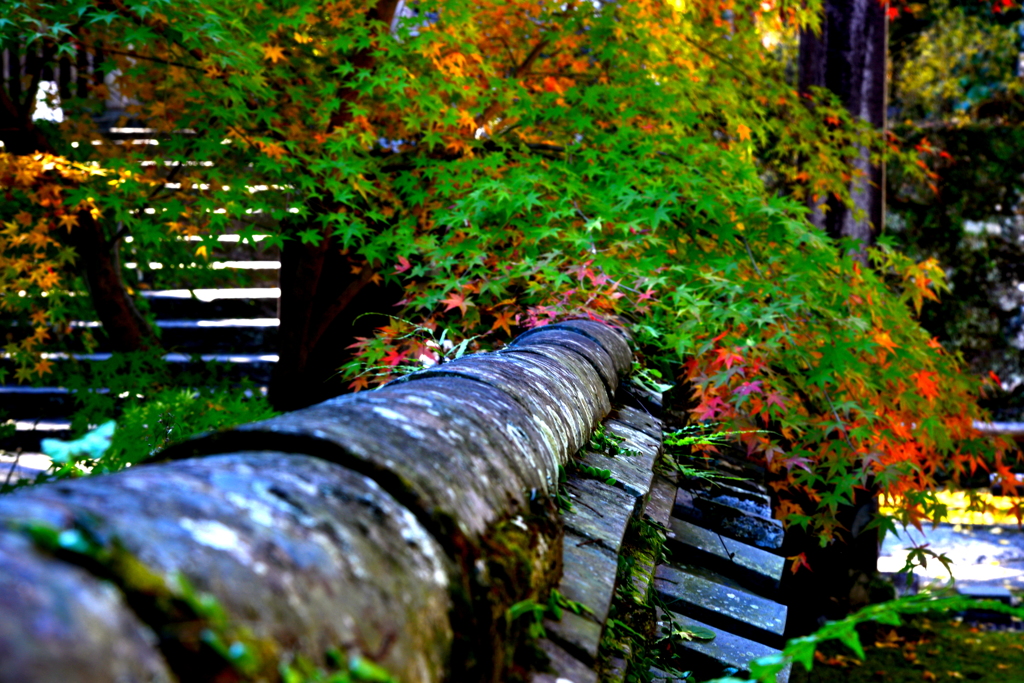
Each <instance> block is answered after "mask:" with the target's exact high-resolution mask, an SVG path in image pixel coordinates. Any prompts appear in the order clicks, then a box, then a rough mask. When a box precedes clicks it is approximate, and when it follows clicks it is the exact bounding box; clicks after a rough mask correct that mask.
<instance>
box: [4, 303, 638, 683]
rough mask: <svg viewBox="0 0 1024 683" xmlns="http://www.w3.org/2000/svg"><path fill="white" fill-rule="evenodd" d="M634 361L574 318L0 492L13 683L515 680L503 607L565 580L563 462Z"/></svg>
mask: <svg viewBox="0 0 1024 683" xmlns="http://www.w3.org/2000/svg"><path fill="white" fill-rule="evenodd" d="M631 365H632V355H631V352H630V349H629V346H628V343H627V338H626V336H625V334H624V333H623V332H622V331H621V330H619V329H617V328H615V327H613V326H611V325H607V324H604V323H600V322H595V321H590V320H570V321H565V322H562V323H559V324H556V325H550V326H547V327H544V328H540V329H536V330H533V331H531V332H528V333H526V334H524V335H522V336H521V337H519V338H518V339H517V340H516V341H515V342H514V343H513V344H512V345H510V346H509V347H508V348H507V349H505V350H503V351H500V352H497V353H486V354H474V355H470V356H466V357H464V358H461V359H459V360H457V361H454V362H451V363H445V364H443V365H440V366H436V367H434V368H431V369H429V370H425V371H421V372H419V373H415V374H413V375H410V376H408V377H406V378H404V379H403V380H401V381H398V382H394V383H392V384H390V385H388V386H387V387H384V388H382V389H380V390H377V391H373V392H365V393H360V394H354V395H347V396H342V397H339V398H336V399H332V400H330V401H327V402H325V403H321V404H318V405H315V406H312V407H310V408H307V409H304V410H300V411H297V412H293V413H288V414H285V415H282V416H280V417H277V418H274V419H272V420H268V421H266V422H261V423H256V424H250V425H245V426H243V427H241V428H239V429H236V430H233V431H230V432H223V433H217V434H210V435H207V436H205V437H201V438H199V439H196V440H193V441H189V442H187V443H184V444H181V445H179V446H177V447H175V448H172V449H170V450H169V451H166V452H165V453H162V454H160V456H159V457H158V458H157V460H156V461H155V462H152V463H149V464H146V465H144V466H139V467H135V468H132V469H130V470H126V471H124V472H121V473H118V474H116V475H108V476H102V477H94V478H86V479H80V480H75V481H66V482H60V483H54V484H46V485H41V486H38V487H34V488H30V489H24V490H21V491H18V492H16V493H14V494H11V495H9V496H4V497H3V498H0V529H2V531H0V614H2V615H3V617H2V618H0V662H2V663H3V666H0V683H6V682H7V681H11V682H15V681H17V682H18V683H22V682H24V681H40V682H49V681H55V682H56V681H59V683H77V682H79V681H81V682H86V681H88V682H93V681H95V682H97V683H98V682H104V683H106V682H109V681H174V680H179V681H189V682H192V681H231V680H243V679H249V680H274V679H276V678H277V677H278V668H277V667H278V664H279V663H280V662H295V661H300V660H305V661H308V662H310V663H312V664H313V665H318V666H325V667H326V666H329V665H332V664H333V665H334V666H341V667H342V668H348V669H349V670H350V672H351V673H352V675H353V677H354V678H355V679H359V677H360V676H363V678H364V680H380V676H381V675H383V674H381V673H380V672H379V671H378V670H377V669H376V668H374V666H379V667H381V668H382V669H383V670H386V671H387V672H388V673H389V675H390V676H392V677H393V678H394V679H396V680H399V681H403V682H407V683H421V682H422V683H429V682H435V681H460V682H462V681H499V680H504V679H505V677H506V674H507V671H508V667H509V665H510V659H511V650H512V648H513V647H514V646H515V644H516V642H517V639H518V638H519V634H518V633H517V631H516V628H515V626H516V625H515V624H514V623H512V622H510V620H509V619H508V609H509V607H510V606H512V605H513V604H516V603H518V602H521V601H523V600H528V599H535V600H539V601H543V600H544V599H545V597H546V596H547V594H548V593H549V591H550V590H551V588H552V587H554V586H555V585H557V583H558V581H559V580H560V577H561V576H562V557H563V554H562V543H563V522H562V519H561V518H560V516H559V514H558V509H557V506H556V504H555V494H556V493H557V487H558V481H559V474H560V468H562V467H564V465H566V464H567V463H568V461H569V459H570V458H571V457H572V456H573V455H574V454H575V453H576V452H577V451H578V450H579V449H580V448H581V447H582V446H584V445H585V444H587V443H588V441H589V439H590V435H591V433H592V431H593V429H594V428H595V426H596V425H597V424H598V423H599V422H600V421H601V420H602V419H603V418H604V417H605V416H606V415H607V414H608V412H609V410H610V409H611V400H612V397H613V396H614V394H615V391H616V388H617V386H618V383H619V382H620V380H621V379H622V378H623V377H624V376H625V375H626V374H628V372H629V370H630V368H631ZM332 652H333V653H334V654H333V657H332V656H331V655H330V654H329V653H332ZM374 676H377V678H374Z"/></svg>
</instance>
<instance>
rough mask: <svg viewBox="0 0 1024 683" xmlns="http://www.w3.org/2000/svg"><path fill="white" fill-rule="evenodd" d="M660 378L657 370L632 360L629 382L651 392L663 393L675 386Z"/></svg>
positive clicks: (660, 375)
mask: <svg viewBox="0 0 1024 683" xmlns="http://www.w3.org/2000/svg"><path fill="white" fill-rule="evenodd" d="M661 380H662V374H661V372H660V371H659V370H655V369H654V368H648V367H646V366H644V365H641V364H640V363H639V362H638V361H633V373H632V374H631V375H630V376H629V381H630V382H632V383H633V384H635V385H637V386H638V387H640V388H641V389H644V390H646V391H649V392H650V393H652V394H663V393H665V392H666V391H668V390H669V389H671V388H672V387H674V386H675V385H674V384H666V383H664V382H662V381H661Z"/></svg>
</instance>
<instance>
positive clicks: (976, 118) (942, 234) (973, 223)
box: [886, 0, 1024, 420]
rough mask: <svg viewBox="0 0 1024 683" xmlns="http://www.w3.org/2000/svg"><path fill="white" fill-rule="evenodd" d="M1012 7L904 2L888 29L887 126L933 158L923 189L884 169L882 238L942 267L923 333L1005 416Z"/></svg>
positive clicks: (1012, 335)
mask: <svg viewBox="0 0 1024 683" xmlns="http://www.w3.org/2000/svg"><path fill="white" fill-rule="evenodd" d="M1022 44H1024V21H1022V14H1021V11H1020V9H1019V8H1012V9H1006V10H1003V11H999V9H993V7H992V6H990V5H988V4H986V3H977V2H960V3H957V2H948V1H947V0H940V1H938V2H931V3H927V4H910V5H908V6H907V7H906V8H905V10H904V11H901V12H900V13H899V15H898V16H897V17H896V18H895V19H894V20H893V21H892V23H891V25H890V41H889V50H890V63H891V70H892V71H891V79H892V80H891V86H890V102H889V121H890V126H891V128H892V129H893V131H894V132H896V133H897V135H898V136H900V137H901V138H904V139H906V140H908V141H913V142H916V144H918V145H919V146H920V147H921V148H922V149H925V150H929V151H930V152H931V154H932V159H933V160H932V164H931V165H932V170H933V172H934V174H935V176H934V177H932V178H930V179H929V181H927V182H921V181H920V180H918V179H910V178H907V177H906V176H905V175H904V174H902V173H901V172H900V169H898V168H891V169H890V174H889V177H888V179H887V194H888V196H887V200H888V215H887V225H886V231H887V233H888V234H889V235H891V236H892V237H893V238H894V239H895V240H896V242H897V243H898V244H899V245H900V248H901V249H903V250H905V251H906V252H907V253H908V255H910V256H911V257H912V258H916V259H925V258H930V257H934V258H937V259H938V260H939V262H940V263H941V264H942V265H943V267H944V268H945V269H946V273H947V279H948V282H949V285H950V288H951V290H952V292H951V294H949V295H947V296H944V297H941V300H940V301H928V302H926V304H925V306H924V309H923V311H922V315H921V322H922V324H923V325H924V327H925V328H926V329H927V330H928V331H929V332H931V333H932V334H934V335H935V336H936V337H938V339H939V340H940V341H941V342H942V343H943V345H944V346H946V348H948V349H951V350H955V351H957V352H959V353H960V354H962V356H963V358H964V360H965V361H966V362H967V364H968V366H969V367H970V368H971V370H973V371H974V372H976V373H978V374H985V373H987V372H989V371H992V372H995V373H996V374H997V375H998V376H999V378H1000V379H1001V380H1002V384H1003V386H1004V388H1006V389H1007V390H1008V391H1006V392H1002V393H1000V394H999V395H994V396H989V397H988V398H987V399H986V401H985V402H986V404H987V406H988V407H989V408H990V409H992V411H993V417H994V418H996V419H1002V420H1019V419H1022V418H1024V291H1022V287H1024V202H1022V193H1024V128H1022V123H1024V81H1022V75H1024V73H1022V63H1021V49H1022Z"/></svg>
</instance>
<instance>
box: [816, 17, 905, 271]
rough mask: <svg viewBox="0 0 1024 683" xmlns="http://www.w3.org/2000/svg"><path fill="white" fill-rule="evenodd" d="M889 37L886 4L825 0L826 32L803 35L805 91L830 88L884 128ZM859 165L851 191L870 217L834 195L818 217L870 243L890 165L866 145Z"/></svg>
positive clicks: (829, 227)
mask: <svg viewBox="0 0 1024 683" xmlns="http://www.w3.org/2000/svg"><path fill="white" fill-rule="evenodd" d="M887 37H888V21H887V18H886V7H885V5H883V4H882V3H880V2H878V0H825V16H824V17H823V18H822V22H821V32H820V33H819V34H815V33H814V32H812V31H809V30H804V31H803V32H801V34H800V84H799V87H800V92H804V93H805V92H809V90H810V88H811V87H815V86H816V87H821V88H827V89H828V90H830V91H832V92H833V93H835V94H836V95H837V96H838V97H839V99H840V101H841V102H842V103H843V105H844V106H845V107H846V109H847V110H848V111H849V112H850V113H851V114H852V115H853V116H856V117H859V118H861V119H863V120H865V121H868V122H869V123H871V125H872V126H874V127H875V128H876V129H878V130H879V131H882V130H884V129H885V113H886V112H885V109H886V83H885V76H886V68H885V61H886V47H887V45H886V44H887ZM854 167H855V168H856V169H858V170H859V171H860V173H861V174H860V175H859V177H855V178H854V179H853V180H852V181H851V186H850V192H851V194H852V195H853V199H854V202H855V204H856V207H857V209H858V211H862V212H863V213H864V217H861V218H858V217H857V216H855V215H854V213H855V212H854V211H851V210H850V209H848V208H847V207H846V206H844V205H843V204H842V203H841V202H839V201H838V200H836V199H835V198H834V197H829V199H828V201H827V203H826V204H825V207H827V208H826V210H824V211H822V210H821V209H817V208H815V210H814V211H813V213H812V220H813V221H814V222H815V224H816V225H818V227H820V228H822V229H823V230H825V231H827V232H828V234H829V235H831V236H832V237H835V238H841V237H852V238H854V239H857V240H860V241H861V242H862V243H863V244H864V245H869V244H871V243H872V242H873V241H874V237H875V235H877V234H878V233H879V232H880V231H881V230H882V228H883V226H884V221H885V168H884V166H882V165H873V164H872V163H871V159H870V157H869V153H868V150H866V149H861V150H860V154H859V155H858V157H857V158H856V159H855V161H854ZM862 254H863V250H862Z"/></svg>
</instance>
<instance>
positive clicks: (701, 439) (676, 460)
mask: <svg viewBox="0 0 1024 683" xmlns="http://www.w3.org/2000/svg"><path fill="white" fill-rule="evenodd" d="M764 431H765V430H763V429H747V430H717V429H715V425H713V424H695V425H689V426H686V427H683V428H682V429H677V430H675V431H673V432H667V433H666V434H665V441H664V444H665V454H664V457H663V460H662V461H663V462H664V463H665V464H666V465H667V466H668V467H670V468H671V469H673V470H675V471H677V472H679V473H681V474H682V475H683V476H685V477H689V478H693V479H711V480H723V481H725V480H733V481H741V480H742V477H734V476H731V475H726V474H722V473H720V472H717V471H714V470H709V469H702V468H699V467H693V466H691V465H686V464H684V463H682V462H680V459H681V458H694V457H695V456H693V454H692V452H691V451H692V449H693V448H694V447H698V448H701V447H703V448H709V447H710V448H714V449H717V448H719V447H723V446H727V445H728V444H729V441H730V439H731V438H732V437H734V436H737V435H740V434H750V433H761V432H764Z"/></svg>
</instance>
